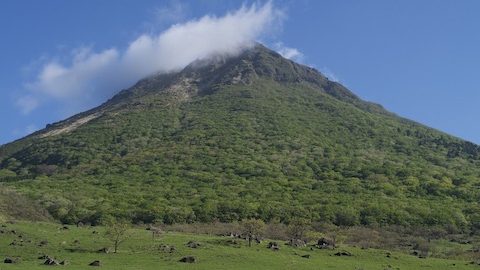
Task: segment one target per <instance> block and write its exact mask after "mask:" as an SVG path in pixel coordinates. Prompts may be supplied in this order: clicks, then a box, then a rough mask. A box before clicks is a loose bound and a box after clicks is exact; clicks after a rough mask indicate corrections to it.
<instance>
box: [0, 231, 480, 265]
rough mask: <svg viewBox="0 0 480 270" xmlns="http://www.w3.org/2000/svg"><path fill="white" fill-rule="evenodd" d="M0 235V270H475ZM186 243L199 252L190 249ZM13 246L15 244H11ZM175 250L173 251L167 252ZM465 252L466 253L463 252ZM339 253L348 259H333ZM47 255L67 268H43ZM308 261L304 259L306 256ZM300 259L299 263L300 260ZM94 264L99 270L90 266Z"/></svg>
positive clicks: (366, 252) (167, 237) (213, 245)
mask: <svg viewBox="0 0 480 270" xmlns="http://www.w3.org/2000/svg"><path fill="white" fill-rule="evenodd" d="M1 226H2V227H1V228H0V230H1V231H2V232H3V233H1V234H0V255H1V256H3V257H2V258H1V259H2V261H3V259H4V258H6V257H9V258H12V259H14V260H15V259H16V258H18V262H16V263H13V264H4V263H1V264H0V269H2V270H7V269H32V270H35V269H46V268H49V267H55V268H65V269H72V270H73V269H95V268H100V269H115V270H123V269H125V270H126V269H342V270H344V269H352V270H360V269H368V270H375V269H378V270H384V269H408V270H415V269H478V267H479V266H478V265H477V264H473V263H472V262H471V261H469V260H458V259H457V260H455V259H441V258H432V257H427V258H419V257H417V256H413V255H410V254H406V253H405V252H399V251H397V252H395V251H385V250H380V249H373V248H367V249H362V248H359V247H355V246H351V245H346V244H340V245H339V246H338V247H337V248H336V249H318V248H316V247H312V246H307V247H303V248H293V247H290V246H287V245H285V241H278V240H275V241H276V242H278V243H279V244H280V249H279V250H278V251H273V250H271V249H268V248H267V245H268V243H269V242H271V241H274V240H264V241H262V242H261V243H260V244H253V245H252V247H248V245H247V243H246V241H244V240H242V239H234V238H231V237H227V236H215V235H206V234H191V233H180V232H171V231H168V232H164V233H163V234H162V235H160V236H159V237H155V238H154V237H152V232H151V231H148V230H146V229H145V227H140V226H138V227H135V228H132V229H129V230H128V232H127V233H128V235H129V237H128V238H127V240H126V241H125V242H124V243H122V244H121V245H120V246H119V250H118V252H117V253H112V252H110V253H105V252H99V250H102V249H104V248H111V246H112V243H111V242H110V241H109V240H108V239H107V238H105V237H104V232H105V227H97V226H96V227H92V226H86V227H76V226H64V225H61V224H56V223H48V222H12V223H3V225H1ZM189 241H194V242H196V243H198V244H200V246H198V247H197V248H191V247H188V246H187V243H188V242H189ZM12 243H14V244H12ZM172 246H173V247H174V250H173V251H172V249H171V247H172ZM465 248H468V247H467V246H465ZM340 251H346V252H348V253H351V255H352V256H336V255H335V254H336V253H338V252H340ZM43 255H47V256H49V257H52V258H55V259H56V260H57V261H58V262H60V261H66V265H58V266H46V265H44V264H43V263H44V261H45V259H38V258H39V257H41V256H43ZM305 255H309V256H305ZM185 256H194V257H195V259H196V262H195V263H182V262H180V259H181V258H183V257H185ZM302 256H303V257H302ZM305 257H308V258H305ZM95 260H99V261H100V264H101V265H100V266H99V267H95V266H89V264H90V263H91V262H93V261H95Z"/></svg>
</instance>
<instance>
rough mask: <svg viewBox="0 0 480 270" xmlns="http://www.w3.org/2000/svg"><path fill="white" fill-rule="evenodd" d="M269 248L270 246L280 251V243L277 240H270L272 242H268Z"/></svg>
mask: <svg viewBox="0 0 480 270" xmlns="http://www.w3.org/2000/svg"><path fill="white" fill-rule="evenodd" d="M267 248H269V249H271V250H273V251H278V250H280V245H278V243H277V242H270V243H268V245H267Z"/></svg>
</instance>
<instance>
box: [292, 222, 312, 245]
mask: <svg viewBox="0 0 480 270" xmlns="http://www.w3.org/2000/svg"><path fill="white" fill-rule="evenodd" d="M309 229H310V221H309V220H308V219H305V218H297V219H294V220H293V221H291V222H290V224H289V225H288V228H287V235H288V237H290V239H293V240H303V239H304V238H305V234H306V233H307V231H308V230H309Z"/></svg>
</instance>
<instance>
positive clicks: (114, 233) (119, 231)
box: [105, 220, 130, 253]
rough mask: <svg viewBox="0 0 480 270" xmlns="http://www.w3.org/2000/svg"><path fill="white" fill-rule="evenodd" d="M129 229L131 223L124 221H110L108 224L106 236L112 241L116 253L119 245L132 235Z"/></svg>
mask: <svg viewBox="0 0 480 270" xmlns="http://www.w3.org/2000/svg"><path fill="white" fill-rule="evenodd" d="M128 230H129V224H128V223H127V222H124V221H118V220H116V221H110V222H109V223H108V224H107V229H106V231H105V237H106V238H107V239H108V240H110V241H112V243H113V252H114V253H117V251H118V247H119V246H120V245H121V244H122V243H123V242H125V240H127V239H128V238H129V237H130V235H129V234H128Z"/></svg>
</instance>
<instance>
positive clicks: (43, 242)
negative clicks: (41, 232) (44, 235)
mask: <svg viewBox="0 0 480 270" xmlns="http://www.w3.org/2000/svg"><path fill="white" fill-rule="evenodd" d="M46 245H48V241H47V240H42V241H40V243H39V244H38V246H39V247H43V246H46Z"/></svg>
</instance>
